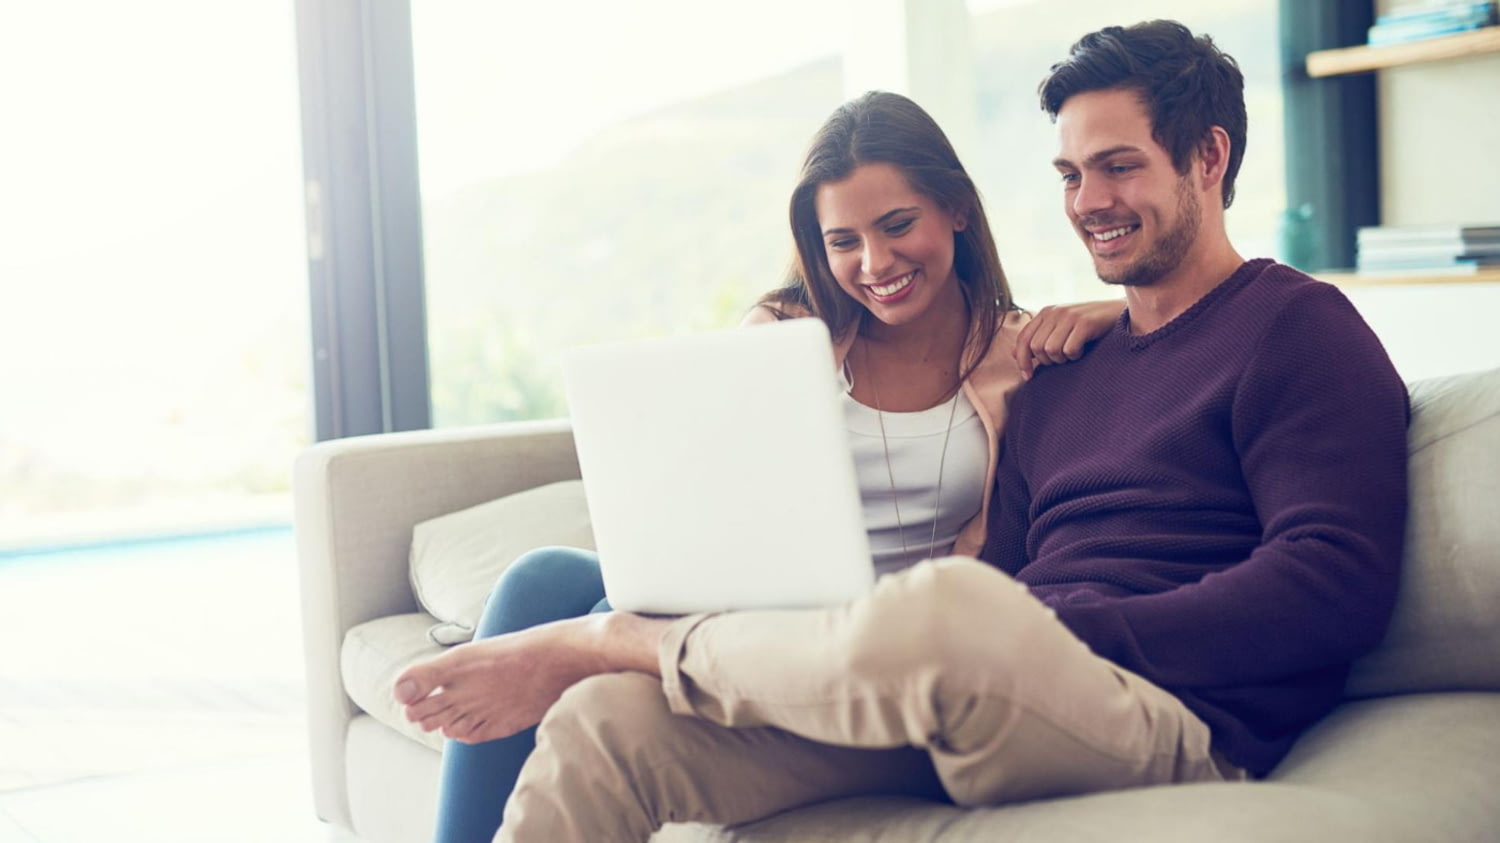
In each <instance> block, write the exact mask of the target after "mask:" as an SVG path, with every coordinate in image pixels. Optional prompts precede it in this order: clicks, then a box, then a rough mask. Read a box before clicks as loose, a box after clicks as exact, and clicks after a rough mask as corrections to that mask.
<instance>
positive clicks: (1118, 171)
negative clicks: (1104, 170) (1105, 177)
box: [1109, 164, 1135, 176]
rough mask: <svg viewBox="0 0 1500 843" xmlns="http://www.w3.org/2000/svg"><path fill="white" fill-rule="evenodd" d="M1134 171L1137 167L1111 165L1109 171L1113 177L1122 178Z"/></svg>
mask: <svg viewBox="0 0 1500 843" xmlns="http://www.w3.org/2000/svg"><path fill="white" fill-rule="evenodd" d="M1134 169H1135V166H1134V165H1131V164H1112V165H1110V168H1109V171H1110V173H1111V174H1113V175H1116V176H1122V175H1124V174H1126V173H1128V172H1130V171H1131V170H1134Z"/></svg>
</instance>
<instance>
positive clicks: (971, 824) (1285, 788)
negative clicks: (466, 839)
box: [296, 370, 1500, 843]
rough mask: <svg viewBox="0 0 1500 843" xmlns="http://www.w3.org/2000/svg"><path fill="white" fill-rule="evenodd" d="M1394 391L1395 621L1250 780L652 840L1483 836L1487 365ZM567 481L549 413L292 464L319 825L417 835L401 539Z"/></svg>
mask: <svg viewBox="0 0 1500 843" xmlns="http://www.w3.org/2000/svg"><path fill="white" fill-rule="evenodd" d="M1411 394H1412V400H1413V407H1414V411H1415V414H1414V420H1413V424H1412V428H1411V432H1410V451H1411V476H1412V487H1411V495H1412V506H1411V514H1410V529H1409V537H1408V546H1407V552H1406V570H1405V573H1404V577H1403V582H1402V587H1401V596H1400V600H1399V603H1398V607H1397V612H1396V618H1395V621H1394V623H1393V625H1392V627H1391V630H1390V633H1389V635H1388V636H1387V638H1386V641H1385V643H1384V644H1383V645H1382V646H1381V648H1380V649H1379V650H1377V651H1376V652H1374V653H1371V654H1370V655H1368V656H1367V657H1366V658H1364V659H1363V660H1361V661H1360V662H1359V663H1358V664H1357V665H1356V668H1355V670H1354V673H1353V676H1352V678H1351V680H1350V683H1349V689H1348V694H1347V697H1348V699H1347V701H1346V703H1345V704H1344V705H1342V706H1341V707H1340V708H1339V709H1338V710H1336V711H1335V712H1334V713H1333V714H1332V715H1331V716H1329V717H1328V718H1327V719H1326V720H1324V721H1323V722H1322V723H1320V724H1318V725H1317V726H1316V727H1315V728H1313V729H1312V730H1311V731H1310V732H1309V733H1308V734H1307V735H1306V736H1305V737H1303V739H1302V740H1301V741H1300V742H1298V744H1297V745H1296V746H1295V747H1294V748H1293V750H1292V753H1291V755H1290V756H1289V757H1288V758H1287V759H1286V760H1285V761H1284V762H1283V763H1282V764H1281V766H1280V767H1278V768H1277V769H1276V771H1275V772H1274V773H1273V774H1272V775H1271V776H1270V777H1269V779H1267V780H1266V781H1261V782H1253V783H1245V784H1218V785H1195V786H1183V787H1168V788H1151V789H1141V790H1133V791H1124V792H1117V793H1105V794H1098V795H1093V796H1086V797H1081V798H1074V799H1063V800H1056V801H1049V802H1039V803H1032V804H1025V805H1014V806H1008V807H1003V808H994V809H987V810H973V811H964V810H959V809H956V808H953V807H950V806H945V805H938V804H932V803H924V802H919V801H911V800H898V799H856V800H847V801H843V802H835V803H828V804H823V805H816V806H812V807H808V808H804V809H801V810H797V811H793V812H789V813H787V814H783V815H780V816H776V817H772V818H769V819H766V820H764V821H761V822H759V823H755V824H752V825H749V826H744V827H740V828H736V829H720V828H709V827H704V826H669V827H668V828H666V829H664V830H663V831H662V832H660V833H658V835H657V836H656V838H655V839H657V840H674V841H685V840H734V841H768V842H769V841H823V840H872V841H875V840H890V841H914V840H937V841H981V840H982V841H1003V840H1048V841H1052V840H1064V841H1176V840H1183V841H1187V840H1193V841H1199V840H1216V841H1219V840H1236V841H1293V840H1296V841H1302V840H1306V841H1346V840H1348V841H1423V842H1424V843H1427V841H1474V842H1475V843H1479V841H1491V842H1492V841H1497V840H1500V370H1496V371H1490V372H1483V373H1475V374H1467V375H1459V376H1454V377H1450V378H1442V379H1435V380H1429V381H1423V382H1420V383H1416V384H1413V385H1412V387H1411ZM577 476H578V465H577V463H576V461H575V458H574V454H573V449H572V438H571V435H570V434H569V431H568V428H567V426H566V423H562V422H543V423H521V424H505V425H495V426H488V427H480V428H469V429H458V430H439V431H423V432H416V433H399V434H387V435H380V436H369V437H360V438H353V439H346V440H342V441H334V442H327V443H322V444H319V445H317V446H314V447H313V448H311V449H309V450H308V451H306V452H305V453H304V454H303V455H301V457H300V458H299V460H298V462H297V466H296V528H297V542H298V550H299V555H300V558H301V568H302V583H303V592H304V593H303V606H304V617H303V623H304V627H305V631H306V648H307V669H308V705H309V720H310V727H311V744H312V746H311V750H312V769H313V785H314V795H315V801H316V808H317V812H318V815H319V816H320V817H321V818H323V819H324V820H326V821H328V822H330V823H334V824H336V825H339V826H343V827H345V828H348V829H352V830H353V831H354V832H355V833H357V834H358V835H360V836H361V837H363V838H365V839H367V840H369V841H374V843H418V841H425V840H428V839H429V835H430V830H431V828H432V818H433V815H434V810H435V805H436V784H437V777H438V769H439V752H438V746H439V744H438V742H437V741H436V740H434V739H432V738H431V736H426V735H423V734H421V733H420V732H419V731H416V730H414V729H413V728H412V727H411V726H410V725H409V724H407V723H406V722H405V721H404V720H402V719H401V718H400V716H399V712H398V711H397V709H396V707H395V706H394V705H393V704H392V703H391V701H390V695H389V685H390V680H391V678H392V677H394V676H395V674H396V673H398V672H399V671H400V670H401V669H402V668H403V667H404V666H405V665H407V664H410V663H411V662H412V661H413V660H415V659H418V658H421V657H423V656H426V655H428V654H430V653H435V652H438V651H439V650H440V649H441V647H440V646H439V645H437V644H434V643H432V641H431V640H430V638H429V636H428V631H429V630H430V629H432V628H433V627H434V626H435V625H436V624H437V623H438V621H437V619H435V618H434V617H433V616H431V615H429V614H428V613H426V612H424V611H422V609H421V607H420V605H419V602H418V599H417V596H416V594H415V593H414V588H413V586H412V584H411V576H410V571H409V570H408V565H409V559H410V558H411V545H412V535H413V527H414V526H415V525H417V524H419V523H421V522H424V521H427V520H428V519H432V518H434V517H436V516H440V515H444V514H445V513H452V512H455V511H457V510H462V509H465V508H468V507H471V506H474V505H476V504H481V503H483V502H486V501H492V500H495V499H497V498H502V497H504V496H508V495H512V494H513V493H516V492H519V491H522V490H526V489H532V488H535V487H539V486H545V485H547V484H549V483H553V482H554V481H559V480H566V479H569V478H576V477H577ZM527 520H536V519H527ZM540 521H541V522H543V523H541V524H540V527H541V528H543V529H545V527H546V524H545V521H546V519H545V518H543V519H540ZM533 526H536V525H533ZM482 596H483V595H482V594H480V595H475V599H476V600H478V599H482Z"/></svg>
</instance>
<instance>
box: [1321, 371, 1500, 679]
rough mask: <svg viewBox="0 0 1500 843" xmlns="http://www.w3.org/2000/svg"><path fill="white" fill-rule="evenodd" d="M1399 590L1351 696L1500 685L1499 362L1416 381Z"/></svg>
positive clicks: (1358, 666) (1357, 667)
mask: <svg viewBox="0 0 1500 843" xmlns="http://www.w3.org/2000/svg"><path fill="white" fill-rule="evenodd" d="M1410 394H1411V404H1412V421H1411V429H1410V431H1409V433H1408V436H1407V439H1408V443H1409V444H1408V450H1409V452H1410V454H1411V456H1410V461H1409V463H1408V465H1409V471H1410V478H1411V492H1410V500H1411V505H1410V511H1409V512H1408V515H1407V535H1406V552H1405V556H1404V560H1403V563H1402V571H1401V592H1400V596H1399V597H1398V598H1397V601H1396V611H1395V614H1394V616H1393V617H1392V618H1391V626H1390V629H1389V630H1388V631H1387V633H1386V637H1385V641H1384V642H1383V643H1382V644H1381V646H1380V647H1379V648H1377V649H1376V650H1375V651H1373V652H1372V653H1370V654H1369V655H1367V656H1365V657H1364V658H1363V659H1360V660H1359V661H1357V662H1355V664H1354V667H1353V670H1352V672H1351V674H1350V677H1349V685H1348V695H1349V696H1351V697H1366V696H1380V695H1384V694H1392V693H1407V692H1413V691H1445V690H1484V691H1500V655H1497V654H1500V611H1496V608H1495V607H1496V606H1500V518H1497V517H1496V514H1497V513H1500V369H1493V370H1490V371H1485V372H1476V373H1472V374H1463V375H1453V376H1450V377H1443V378H1431V379H1428V380H1423V381H1418V382H1416V383H1413V384H1411V385H1410Z"/></svg>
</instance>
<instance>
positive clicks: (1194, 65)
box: [1038, 20, 1246, 208]
mask: <svg viewBox="0 0 1500 843" xmlns="http://www.w3.org/2000/svg"><path fill="white" fill-rule="evenodd" d="M1117 88H1123V89H1128V90H1133V91H1135V92H1136V93H1137V94H1138V95H1139V96H1140V98H1141V102H1142V103H1143V104H1144V105H1145V106H1146V112H1147V113H1148V114H1150V115H1151V136H1152V137H1153V138H1155V140H1156V142H1157V143H1159V144H1161V146H1162V148H1163V149H1165V150H1167V153H1168V154H1170V155H1171V156H1172V166H1173V167H1175V168H1176V169H1177V172H1178V173H1181V174H1186V173H1187V169H1188V161H1189V159H1191V158H1192V155H1193V152H1194V150H1196V149H1197V148H1198V145H1199V144H1201V143H1202V142H1203V141H1204V139H1205V138H1206V137H1207V135H1208V131H1209V129H1210V128H1212V127H1213V126H1219V127H1221V128H1223V129H1224V131H1225V133H1227V134H1228V135H1229V162H1228V166H1227V167H1226V168H1225V170H1224V207H1225V208H1228V207H1229V205H1230V203H1232V202H1233V201H1234V178H1235V176H1236V175H1237V174H1238V173H1239V171H1240V162H1241V161H1243V160H1244V158H1245V127H1246V119H1245V77H1244V74H1242V73H1241V72H1240V68H1239V65H1238V64H1237V63H1236V62H1235V60H1234V59H1233V58H1231V57H1230V56H1228V55H1227V54H1225V53H1224V52H1223V51H1222V50H1220V49H1219V48H1218V46H1216V45H1215V44H1214V42H1213V39H1212V38H1210V37H1208V36H1207V35H1198V36H1194V35H1193V33H1192V31H1191V30H1189V29H1188V28H1187V27H1185V26H1183V25H1182V24H1180V23H1178V22H1177V21H1171V20H1153V21H1146V22H1144V23H1138V24H1136V25H1134V26H1126V27H1119V26H1107V27H1105V28H1103V29H1101V30H1099V31H1097V32H1091V33H1089V34H1088V35H1085V36H1083V37H1082V38H1080V39H1078V41H1077V43H1075V44H1074V45H1073V46H1072V48H1071V49H1070V50H1069V51H1068V58H1067V59H1066V60H1064V61H1061V62H1058V63H1057V64H1054V65H1052V70H1051V72H1050V73H1049V74H1048V75H1047V78H1045V79H1043V80H1042V84H1041V86H1040V88H1039V89H1038V92H1039V93H1040V94H1041V99H1042V110H1043V111H1045V112H1047V114H1048V115H1049V116H1050V117H1051V118H1052V119H1053V121H1054V122H1055V121H1056V120H1057V113H1058V111H1060V110H1061V109H1062V107H1063V103H1065V102H1067V101H1068V98H1069V97H1072V96H1074V95H1076V94H1082V93H1087V92H1089V91H1107V90H1113V89H1117Z"/></svg>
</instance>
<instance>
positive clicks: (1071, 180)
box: [1062, 173, 1078, 187]
mask: <svg viewBox="0 0 1500 843" xmlns="http://www.w3.org/2000/svg"><path fill="white" fill-rule="evenodd" d="M1062 183H1063V185H1064V186H1065V187H1071V186H1073V185H1075V184H1077V183H1078V174H1077V173H1063V174H1062Z"/></svg>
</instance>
